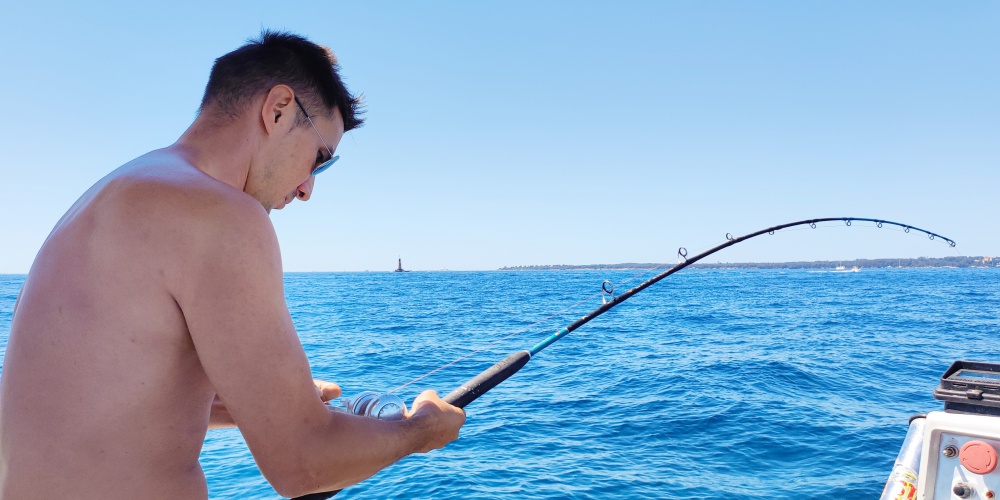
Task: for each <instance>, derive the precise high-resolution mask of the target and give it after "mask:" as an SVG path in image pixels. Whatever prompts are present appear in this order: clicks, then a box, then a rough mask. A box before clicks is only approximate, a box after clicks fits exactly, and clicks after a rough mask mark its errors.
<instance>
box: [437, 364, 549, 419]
mask: <svg viewBox="0 0 1000 500" xmlns="http://www.w3.org/2000/svg"><path fill="white" fill-rule="evenodd" d="M529 360H531V352H530V351H527V350H524V351H517V352H515V353H513V354H511V355H510V356H507V357H506V358H504V359H503V360H501V361H500V362H498V363H497V364H495V365H493V366H491V367H489V368H487V369H486V370H483V372H482V373H480V374H479V375H476V376H475V377H473V378H471V379H469V381H468V382H466V383H464V384H462V385H461V386H460V387H459V388H458V389H455V390H454V391H451V394H448V395H447V396H445V397H444V401H445V402H446V403H448V404H450V405H453V406H457V407H459V408H465V405H467V404H469V403H471V402H473V401H475V400H476V399H479V396H482V395H483V394H486V393H487V392H488V391H489V390H490V389H492V388H494V387H496V386H497V385H499V384H500V382H503V381H504V380H507V379H508V378H510V376H511V375H513V374H515V373H517V371H518V370H520V369H521V367H523V366H524V365H526V364H528V361H529Z"/></svg>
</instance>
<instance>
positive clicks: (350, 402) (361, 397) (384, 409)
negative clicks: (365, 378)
mask: <svg viewBox="0 0 1000 500" xmlns="http://www.w3.org/2000/svg"><path fill="white" fill-rule="evenodd" d="M340 402H341V403H343V405H344V408H340V407H337V406H333V405H331V406H330V408H331V409H332V410H334V411H340V412H344V413H349V414H351V415H358V416H362V417H369V418H377V419H379V420H403V418H405V415H406V403H405V402H403V400H402V399H401V398H400V397H399V396H397V395H395V394H379V393H377V392H375V391H364V392H361V393H358V394H356V395H354V397H350V398H343V399H341V400H340Z"/></svg>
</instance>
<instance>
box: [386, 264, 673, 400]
mask: <svg viewBox="0 0 1000 500" xmlns="http://www.w3.org/2000/svg"><path fill="white" fill-rule="evenodd" d="M661 267H662V265H660V264H657V265H656V267H652V268H648V269H642V270H640V272H639V273H637V274H635V275H634V276H631V277H629V278H628V279H626V280H624V281H622V282H621V284H628V283H631V282H633V281H635V280H637V279H639V278H641V277H643V276H647V275H649V274H650V273H653V272H655V271H657V270H659V269H660V268H661ZM605 283H609V282H608V281H607V280H605ZM602 287H603V285H602ZM603 290H604V289H603V288H602V292H601V293H600V294H596V295H595V294H590V295H588V296H586V297H583V298H582V299H580V300H578V301H576V302H575V303H573V304H570V305H569V306H567V307H564V308H563V309H561V310H559V311H556V312H554V313H552V314H550V315H548V316H546V317H544V318H541V319H539V320H537V321H535V322H534V323H532V324H530V325H528V326H525V327H523V328H521V329H519V330H515V331H513V332H512V333H510V334H507V335H505V336H503V337H500V338H498V339H496V340H494V341H492V342H489V343H487V344H485V345H483V346H482V347H480V348H478V349H476V350H474V351H472V352H469V353H466V354H464V355H462V356H459V357H457V358H455V359H454V360H452V361H449V362H447V363H445V364H443V365H441V366H439V367H437V368H435V369H433V370H431V371H429V372H427V373H424V374H423V375H420V376H418V377H416V378H414V379H412V380H410V381H409V382H406V383H405V384H403V385H400V386H398V387H395V388H393V389H391V390H388V391H386V394H394V393H397V392H399V391H400V390H402V389H404V388H406V387H407V386H410V385H412V384H415V383H417V382H419V381H421V380H423V379H425V378H427V377H429V376H431V375H433V374H435V373H437V372H439V371H441V370H444V369H445V368H448V367H450V366H452V365H454V364H456V363H458V362H460V361H462V360H465V359H467V358H469V357H471V356H473V355H475V354H479V353H481V352H483V351H485V350H487V349H489V348H491V347H493V346H495V345H497V344H499V343H501V342H503V341H505V340H507V339H510V338H512V337H515V336H517V335H520V334H522V333H524V332H526V331H528V330H531V329H533V328H535V327H537V326H538V325H541V324H542V323H544V322H546V321H549V320H551V319H552V318H555V317H557V316H562V315H565V314H567V313H568V312H569V311H571V310H573V309H575V308H576V307H577V306H579V305H581V304H583V303H585V302H589V301H591V300H592V299H593V298H594V297H595V296H599V297H603V296H604V295H605V292H604V291H603Z"/></svg>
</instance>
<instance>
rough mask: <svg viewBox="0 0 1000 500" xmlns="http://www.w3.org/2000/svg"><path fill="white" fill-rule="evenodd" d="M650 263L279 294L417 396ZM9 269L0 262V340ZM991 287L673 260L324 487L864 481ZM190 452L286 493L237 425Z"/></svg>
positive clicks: (368, 369) (317, 331)
mask: <svg viewBox="0 0 1000 500" xmlns="http://www.w3.org/2000/svg"><path fill="white" fill-rule="evenodd" d="M654 274H655V271H636V270H625V271H509V272H508V271H493V272H405V273H389V272H384V273H374V272H371V273H303V274H298V273H289V274H286V275H285V287H286V288H285V294H286V297H287V302H288V307H289V309H290V311H291V314H292V317H293V319H294V322H295V326H296V329H297V330H298V332H299V335H300V338H301V340H302V344H303V346H304V348H305V351H306V353H307V355H308V357H309V360H310V363H311V365H312V368H313V374H314V376H315V377H316V378H321V379H325V380H330V381H334V382H337V383H339V384H340V385H341V386H342V387H343V388H344V393H345V395H351V394H356V393H358V392H360V391H365V390H375V391H389V390H393V389H397V388H398V389H397V390H396V391H395V392H396V393H397V394H399V395H400V396H402V397H404V399H406V400H407V401H411V400H412V398H413V397H415V396H416V395H417V394H418V393H419V392H420V391H422V390H424V389H435V390H437V391H438V392H439V393H441V394H442V395H443V394H446V393H448V392H450V391H451V390H452V389H454V388H455V387H457V386H458V385H460V384H461V383H462V382H464V381H465V380H467V379H469V378H471V377H473V376H475V375H476V374H477V373H479V372H480V371H482V370H484V369H486V368H487V367H489V366H490V365H492V364H493V363H495V362H496V361H499V360H500V359H502V358H504V357H505V356H506V355H507V354H509V353H511V352H514V351H517V350H521V349H527V348H530V347H531V346H533V345H534V344H536V343H537V342H539V341H541V340H542V339H544V338H545V337H546V336H548V335H549V334H551V333H552V332H554V331H556V330H558V329H559V328H562V327H564V326H567V325H569V324H570V323H572V322H573V321H575V320H576V319H578V318H580V317H582V316H584V315H585V314H587V313H588V312H590V311H591V310H593V309H595V308H597V307H599V306H600V305H601V303H602V292H601V286H602V283H604V281H605V280H607V281H609V282H610V283H611V284H612V285H613V287H614V290H616V293H619V294H620V293H621V292H622V291H624V290H627V289H629V288H631V287H633V286H635V285H636V284H638V283H640V282H641V281H642V280H645V279H648V278H649V277H651V276H653V275H654ZM23 281H24V276H19V275H5V276H0V350H4V349H5V348H6V344H7V337H8V336H9V332H10V324H11V315H12V310H13V305H14V301H15V298H16V296H17V292H18V290H19V289H20V286H21V284H22V283H23ZM609 288H610V287H609ZM998 306H1000V269H997V268H992V269H968V268H963V269H899V268H894V269H867V268H866V269H862V270H861V271H860V272H846V273H845V272H834V271H833V270H829V271H816V270H703V269H686V270H684V271H682V272H679V273H677V274H674V275H672V276H670V277H668V278H667V279H665V280H663V281H661V282H660V283H658V284H656V285H654V286H652V287H650V288H648V289H646V290H644V291H643V292H641V293H639V294H637V295H635V296H633V297H632V298H631V299H629V300H627V301H625V302H622V303H621V304H619V305H618V306H617V307H615V308H613V309H611V310H610V311H608V312H606V313H605V314H603V315H601V316H599V317H597V318H596V319H594V320H593V321H591V322H590V323H588V324H586V325H585V326H583V327H582V328H580V329H579V330H577V331H575V332H573V333H572V334H570V335H569V336H567V337H565V338H563V339H562V340H560V341H558V342H556V343H554V344H552V345H551V346H550V347H548V348H547V349H545V350H544V351H542V352H540V353H539V354H538V355H536V356H535V357H534V358H533V359H532V360H531V362H530V363H528V365H527V366H525V367H524V368H523V369H522V370H521V371H520V372H519V373H517V374H516V375H514V376H513V377H512V378H510V379H509V380H507V381H506V382H504V383H503V384H501V385H499V386H498V387H496V388H494V389H493V390H492V391H491V392H489V393H488V394H486V395H484V396H482V397H481V398H480V399H479V400H477V401H475V402H473V403H471V404H470V405H469V406H468V407H467V408H466V410H467V414H468V420H467V422H466V424H465V426H464V427H463V428H462V431H461V436H460V438H459V439H458V440H457V441H455V442H454V443H452V444H450V445H448V446H447V447H445V448H444V449H441V450H436V451H433V452H430V453H427V454H422V455H412V456H409V457H406V458H404V459H402V460H400V461H399V462H397V463H396V464H394V465H392V466H390V467H388V468H386V469H385V470H383V471H382V472H380V473H378V474H377V475H375V476H373V477H371V478H369V479H368V480H366V481H364V482H362V483H360V484H358V485H355V486H352V487H349V488H346V489H345V490H343V491H342V492H341V493H340V494H339V495H338V496H337V497H336V498H338V499H339V498H343V499H348V498H357V499H382V498H435V499H436V498H463V499H467V498H468V499H495V498H528V499H563V498H580V499H585V498H600V499H604V498H621V499H633V498H664V499H673V498H678V499H684V498H690V499H703V498H744V499H746V498H751V499H780V498H795V499H799V498H823V499H868V498H871V499H875V498H878V496H879V495H880V493H881V491H882V488H883V486H884V484H885V481H886V478H887V477H888V474H889V472H890V470H891V468H892V464H893V461H894V459H895V457H896V454H897V453H898V451H899V447H900V445H901V443H902V441H903V438H904V436H905V434H906V430H907V420H908V418H909V417H910V416H911V415H913V414H916V413H924V412H928V411H933V410H938V409H941V408H942V404H941V402H940V401H937V400H935V399H934V398H933V396H932V391H933V390H934V388H935V387H936V386H937V384H938V382H939V378H940V376H941V374H942V373H943V372H944V371H945V370H946V369H947V368H948V366H949V365H950V364H951V363H952V362H953V361H955V360H975V361H993V362H1000V349H998V339H1000V307H998ZM442 367H444V368H442ZM439 368H441V369H439ZM435 370H436V371H435ZM428 373H430V374H429V375H427V374H428ZM425 375H426V376H425ZM421 377H423V378H421ZM415 379H419V380H416V382H413V383H410V384H409V385H405V386H404V384H407V383H408V382H411V381H414V380H415ZM400 386H404V387H402V388H400ZM201 464H202V466H203V468H204V470H205V474H206V476H207V478H208V487H209V493H210V496H211V498H219V499H223V498H226V499H228V498H233V499H245V498H252V499H256V498H262V499H276V498H279V496H278V495H277V494H276V493H275V492H274V490H273V489H272V488H271V487H270V486H269V485H268V483H267V481H266V480H264V478H263V477H262V476H261V474H260V471H259V470H258V469H257V467H256V465H255V463H254V461H253V457H252V456H251V455H250V453H249V451H248V450H247V447H246V444H245V442H244V441H243V439H242V438H241V435H240V433H239V431H238V430H236V429H226V430H217V431H210V432H209V433H208V438H207V439H206V441H205V445H204V448H203V452H202V454H201Z"/></svg>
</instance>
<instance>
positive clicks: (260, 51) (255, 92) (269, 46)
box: [201, 30, 364, 132]
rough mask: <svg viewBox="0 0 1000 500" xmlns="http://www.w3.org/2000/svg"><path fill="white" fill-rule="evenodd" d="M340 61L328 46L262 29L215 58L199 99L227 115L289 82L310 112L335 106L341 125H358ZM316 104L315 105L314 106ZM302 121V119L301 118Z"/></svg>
mask: <svg viewBox="0 0 1000 500" xmlns="http://www.w3.org/2000/svg"><path fill="white" fill-rule="evenodd" d="M339 71H340V65H339V64H337V58H336V57H335V56H334V55H333V53H332V52H331V51H330V49H328V48H326V47H323V46H321V45H316V44H315V43H312V42H310V41H309V40H306V39H305V38H302V37H301V36H298V35H294V34H292V33H287V32H281V31H270V30H264V31H263V32H261V34H260V36H259V37H257V38H251V39H249V40H247V44H246V45H244V46H242V47H240V48H238V49H236V50H234V51H232V52H230V53H228V54H226V55H224V56H222V57H220V58H218V59H216V60H215V64H214V65H213V66H212V72H211V74H210V75H209V77H208V85H207V86H206V87H205V96H204V97H203V98H202V100H201V110H202V111H205V110H206V109H207V107H208V106H209V105H214V106H218V108H219V109H220V110H221V111H222V112H223V113H225V114H226V115H228V116H230V117H235V116H237V115H239V114H240V113H242V112H243V110H244V108H245V107H246V105H247V104H248V103H249V102H250V101H252V100H253V99H256V98H258V97H260V96H261V95H263V94H265V93H267V92H268V91H270V90H271V89H272V88H274V86H275V85H281V84H284V85H288V86H289V87H291V88H292V90H293V91H295V94H296V96H297V97H298V98H299V100H300V101H301V102H302V104H303V105H304V106H305V107H306V109H307V110H308V112H309V114H310V115H318V116H327V117H329V116H330V115H331V114H332V113H333V108H337V109H339V110H340V114H341V115H342V116H343V117H344V131H345V132H346V131H348V130H351V129H354V128H357V127H360V126H361V124H362V123H364V119H363V118H361V116H360V115H361V114H362V113H363V111H362V110H361V97H359V96H353V95H351V93H350V92H349V91H348V90H347V87H346V86H345V85H344V82H343V81H342V80H341V79H340V74H339ZM314 110H315V111H314ZM300 121H301V122H302V123H305V118H304V117H303V118H301V119H300Z"/></svg>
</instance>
